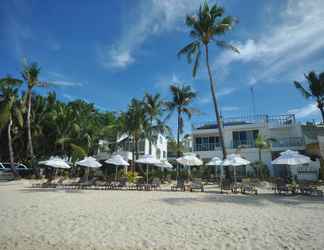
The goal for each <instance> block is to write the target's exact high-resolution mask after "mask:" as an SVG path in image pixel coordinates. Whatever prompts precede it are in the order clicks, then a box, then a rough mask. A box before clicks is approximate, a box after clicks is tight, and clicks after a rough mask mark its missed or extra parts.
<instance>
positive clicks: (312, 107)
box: [288, 103, 319, 119]
mask: <svg viewBox="0 0 324 250" xmlns="http://www.w3.org/2000/svg"><path fill="white" fill-rule="evenodd" d="M288 113H289V114H295V116H296V118H299V119H302V118H307V117H308V116H311V115H316V114H319V109H318V108H317V105H316V104H315V103H311V104H308V105H307V106H305V107H301V108H296V109H291V110H288Z"/></svg>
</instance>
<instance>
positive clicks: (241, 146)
mask: <svg viewBox="0 0 324 250" xmlns="http://www.w3.org/2000/svg"><path fill="white" fill-rule="evenodd" d="M223 124H224V126H223V127H224V142H225V147H226V149H227V153H228V154H231V153H240V154H241V155H242V156H243V157H244V158H246V159H248V160H249V161H251V162H254V161H258V160H259V149H258V148H257V147H256V144H255V140H256V138H257V135H258V134H259V133H260V134H262V135H263V136H264V137H265V138H269V139H270V138H272V139H274V141H273V142H272V147H271V148H268V149H263V150H262V153H261V158H262V161H263V162H265V163H266V164H267V166H268V167H269V170H270V173H271V174H272V175H279V173H276V172H277V171H276V169H275V168H273V167H272V165H271V161H272V159H274V158H276V157H277V156H278V155H279V153H280V152H282V151H285V150H287V149H290V150H296V151H299V152H305V150H306V145H305V139H304V135H303V129H302V125H301V124H300V123H298V122H296V120H295V116H294V115H292V114H289V115H280V116H269V115H256V116H248V117H237V118H229V119H224V121H223ZM192 151H193V152H194V153H196V154H197V155H199V156H200V158H201V159H202V160H204V162H206V161H209V160H210V159H211V158H212V157H214V156H218V157H220V158H221V157H222V151H221V148H220V142H219V132H218V126H217V124H215V123H211V122H207V123H201V124H194V125H193V128H192ZM317 165H319V163H318V161H317Z"/></svg>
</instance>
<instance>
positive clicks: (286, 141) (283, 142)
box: [271, 137, 305, 148]
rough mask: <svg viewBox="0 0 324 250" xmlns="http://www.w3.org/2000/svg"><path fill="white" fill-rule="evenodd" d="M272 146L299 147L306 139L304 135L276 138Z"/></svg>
mask: <svg viewBox="0 0 324 250" xmlns="http://www.w3.org/2000/svg"><path fill="white" fill-rule="evenodd" d="M271 144H272V147H274V148H280V147H298V146H303V145H305V141H304V138H303V137H287V138H280V139H275V141H273V142H272V143H271Z"/></svg>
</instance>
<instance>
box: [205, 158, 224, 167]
mask: <svg viewBox="0 0 324 250" xmlns="http://www.w3.org/2000/svg"><path fill="white" fill-rule="evenodd" d="M222 162H223V161H222V160H221V159H220V158H219V157H217V156H215V157H213V158H212V159H211V160H210V161H209V162H208V163H207V164H206V165H208V166H220V165H222Z"/></svg>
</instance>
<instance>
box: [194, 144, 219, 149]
mask: <svg viewBox="0 0 324 250" xmlns="http://www.w3.org/2000/svg"><path fill="white" fill-rule="evenodd" d="M219 147H220V144H219V143H204V144H195V145H194V151H215V150H216V149H217V148H219Z"/></svg>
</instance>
